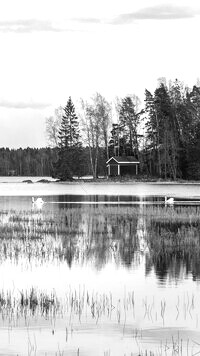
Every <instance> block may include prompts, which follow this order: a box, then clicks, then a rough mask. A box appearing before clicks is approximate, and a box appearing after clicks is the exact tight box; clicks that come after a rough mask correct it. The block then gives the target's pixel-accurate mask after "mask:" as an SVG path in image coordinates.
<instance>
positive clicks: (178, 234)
mask: <svg viewBox="0 0 200 356" xmlns="http://www.w3.org/2000/svg"><path fill="white" fill-rule="evenodd" d="M167 214H168V215H167ZM172 214H173V215H172ZM178 214H179V215H178V216H179V219H177V216H176V212H175V211H174V212H173V211H167V210H165V208H162V209H161V208H160V210H159V211H157V210H155V211H154V210H152V208H150V207H149V208H148V207H144V205H142V204H140V205H138V206H135V207H133V206H132V207H128V206H127V207H126V206H120V205H119V206H110V205H107V206H105V205H104V206H103V205H77V206H74V205H71V206H69V205H68V207H67V208H66V207H63V208H61V209H60V210H58V209H54V210H52V211H42V212H35V211H26V212H15V211H9V212H6V213H5V212H2V213H0V222H1V224H0V259H1V260H4V259H6V258H10V259H15V260H16V261H17V260H18V259H19V257H20V256H21V257H24V258H27V259H28V260H29V261H30V260H31V259H35V260H39V261H40V263H42V262H43V261H46V260H52V261H54V260H56V259H58V260H60V261H62V260H65V261H67V263H68V265H69V267H71V266H72V265H73V264H74V263H78V264H83V263H88V262H89V263H91V264H92V265H94V266H95V267H96V268H97V269H100V268H102V267H103V266H104V265H105V264H107V263H108V262H112V263H114V264H116V265H121V264H123V265H124V266H126V267H128V268H129V267H133V266H135V265H138V264H139V263H140V262H141V259H142V260H143V261H144V258H145V262H146V264H145V267H146V274H148V273H149V272H150V271H152V270H155V273H156V274H157V276H158V278H159V279H161V280H162V281H163V280H166V279H167V278H169V279H173V280H179V279H180V278H183V276H185V275H187V274H188V273H191V274H192V275H193V278H194V279H199V278H200V238H199V236H200V233H199V232H200V231H199V230H200V224H199V220H198V214H197V213H196V218H195V216H192V215H191V214H190V215H184V219H182V213H181V211H180V213H178Z"/></svg>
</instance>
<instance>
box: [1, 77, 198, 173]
mask: <svg viewBox="0 0 200 356" xmlns="http://www.w3.org/2000/svg"><path fill="white" fill-rule="evenodd" d="M113 117H114V119H113ZM46 134H47V138H48V142H49V147H47V148H41V149H34V148H27V149H17V150H9V149H4V148H2V149H0V175H12V174H15V175H22V176H23V175H24V176H25V175H27V176H29V175H30V176H34V175H35V176H53V177H55V178H59V179H61V180H66V179H71V178H72V177H73V176H83V175H92V176H93V177H94V178H97V177H98V176H100V175H106V173H107V172H106V160H107V159H108V158H110V157H111V156H113V155H114V156H135V158H136V159H138V160H139V161H140V167H139V170H140V171H139V172H140V176H145V177H155V178H163V179H172V180H176V179H178V178H181V179H200V86H199V85H194V86H193V88H192V89H190V88H188V87H186V86H185V85H184V84H183V83H182V82H180V81H178V80H175V81H174V82H170V83H169V84H166V81H165V80H163V79H162V80H160V82H159V85H158V87H157V88H156V89H155V91H154V93H151V92H150V91H148V90H147V89H146V90H145V100H144V104H143V105H141V103H140V101H139V99H138V97H137V96H135V95H128V96H126V97H124V98H117V100H116V102H115V103H114V104H113V103H109V102H108V101H107V100H106V99H105V98H104V97H103V96H102V95H101V94H99V93H97V94H95V95H94V96H93V97H92V98H91V99H90V100H89V101H85V100H81V101H80V105H79V107H78V108H75V106H74V103H73V102H72V99H71V97H69V99H68V101H67V103H66V106H65V107H63V108H62V107H60V108H58V109H56V111H55V115H54V116H52V117H49V118H47V119H46Z"/></svg>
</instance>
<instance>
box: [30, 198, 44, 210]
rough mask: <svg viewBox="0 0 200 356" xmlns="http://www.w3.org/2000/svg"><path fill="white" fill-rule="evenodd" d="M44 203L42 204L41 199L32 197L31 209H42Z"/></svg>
mask: <svg viewBox="0 0 200 356" xmlns="http://www.w3.org/2000/svg"><path fill="white" fill-rule="evenodd" d="M44 203H45V202H44V200H43V199H42V198H37V199H35V198H34V197H32V204H33V207H36V208H38V209H42V207H43V204H44Z"/></svg>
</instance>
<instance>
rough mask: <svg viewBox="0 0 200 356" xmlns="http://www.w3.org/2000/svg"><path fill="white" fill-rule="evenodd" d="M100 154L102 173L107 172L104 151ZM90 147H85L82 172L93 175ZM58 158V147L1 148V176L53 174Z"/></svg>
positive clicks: (81, 166) (81, 165)
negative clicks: (89, 158)
mask: <svg viewBox="0 0 200 356" xmlns="http://www.w3.org/2000/svg"><path fill="white" fill-rule="evenodd" d="M100 151H101V152H100V154H99V172H100V175H105V174H106V167H105V160H104V151H103V149H101V150H100ZM88 157H89V149H88V148H87V147H86V148H83V150H82V161H81V164H80V172H81V174H82V175H91V174H92V172H91V170H90V165H89V160H88ZM57 158H58V149H57V148H50V147H47V148H39V149H37V148H29V147H28V148H26V149H22V148H19V149H9V148H0V176H32V177H33V176H41V177H42V176H46V177H48V176H52V175H53V172H54V168H53V167H54V164H55V162H56V161H57Z"/></svg>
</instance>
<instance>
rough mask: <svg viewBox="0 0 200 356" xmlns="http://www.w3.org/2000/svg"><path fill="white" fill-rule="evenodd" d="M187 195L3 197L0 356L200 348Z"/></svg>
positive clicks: (199, 248)
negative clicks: (168, 201)
mask: <svg viewBox="0 0 200 356" xmlns="http://www.w3.org/2000/svg"><path fill="white" fill-rule="evenodd" d="M187 199H189V198H187ZM177 200H178V199H177ZM183 200H184V202H183ZM185 200H186V199H185V198H184V196H179V203H177V204H175V205H174V206H165V205H164V196H162V195H157V196H156V197H155V196H148V197H147V198H146V197H141V196H140V197H138V196H123V197H122V196H116V195H113V196H103V195H101V196H97V195H92V196H86V195H78V194H77V195H75V196H71V195H58V196H56V195H54V196H51V195H47V196H45V204H44V205H43V207H42V208H39V209H38V208H37V207H36V206H34V207H33V206H32V203H31V198H30V196H29V197H28V196H21V197H20V196H13V197H12V196H10V197H6V196H4V197H1V199H0V222H1V224H0V236H1V239H0V355H20V356H21V355H89V356H92V355H102V356H108V355H109V356H111V355H113V356H118V355H119V356H121V355H150V352H154V354H155V355H195V354H198V353H199V351H200V294H199V292H200V205H199V204H198V203H197V202H196V201H195V202H194V203H192V201H191V199H189V200H190V202H189V204H187V202H185ZM146 202H147V204H146ZM151 355H153V353H151Z"/></svg>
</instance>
